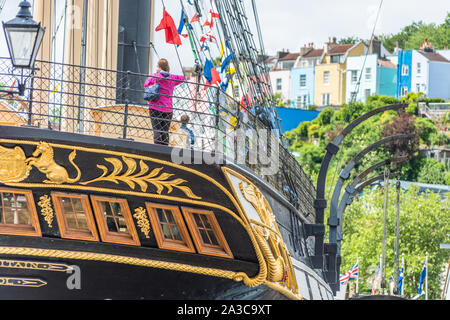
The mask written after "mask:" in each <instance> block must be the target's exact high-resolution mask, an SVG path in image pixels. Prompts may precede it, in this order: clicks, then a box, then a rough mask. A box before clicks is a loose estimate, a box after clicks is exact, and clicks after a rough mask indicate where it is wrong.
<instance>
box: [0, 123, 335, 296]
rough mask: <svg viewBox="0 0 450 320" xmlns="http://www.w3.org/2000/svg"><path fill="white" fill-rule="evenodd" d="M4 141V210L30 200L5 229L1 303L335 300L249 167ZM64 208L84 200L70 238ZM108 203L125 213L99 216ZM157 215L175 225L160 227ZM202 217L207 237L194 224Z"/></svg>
mask: <svg viewBox="0 0 450 320" xmlns="http://www.w3.org/2000/svg"><path fill="white" fill-rule="evenodd" d="M0 137H1V138H0V146H1V148H0V192H2V197H3V200H2V201H3V204H2V208H3V209H4V212H6V211H5V210H6V209H5V208H8V210H10V209H11V208H12V205H11V206H10V207H8V206H6V205H5V201H6V200H5V199H6V198H7V197H8V196H9V197H12V196H11V195H14V197H15V198H14V199H15V201H16V202H17V203H18V202H19V200H18V199H22V198H23V199H25V196H27V198H26V199H28V200H27V201H28V202H25V200H23V201H24V202H23V203H26V204H28V209H29V210H28V211H26V212H28V214H29V215H31V218H30V219H29V221H28V225H24V224H22V225H21V224H20V221H19V223H17V221H15V220H14V222H11V221H10V222H9V223H10V224H11V225H8V221H7V219H6V220H5V219H4V220H3V222H2V223H3V224H1V223H0V299H12V300H15V299H39V300H42V299H49V300H53V299H101V300H103V299H131V300H139V299H145V300H150V299H151V300H158V299H160V300H161V299H164V300H166V299H167V300H195V299H201V300H209V299H212V300H215V299H219V300H228V299H249V300H259V299H262V300H268V299H269V300H272V299H324V300H325V299H332V298H333V296H332V293H331V290H330V287H329V286H328V285H327V284H326V282H325V281H324V280H323V273H322V270H312V269H311V268H310V266H311V264H310V260H309V254H310V252H312V248H313V242H312V241H311V240H310V239H307V238H305V237H303V231H302V230H303V225H304V224H307V223H310V222H309V221H308V220H307V218H305V216H304V215H303V214H302V213H301V212H298V211H297V210H296V209H295V208H294V207H293V206H292V205H290V204H289V202H288V201H287V200H285V199H284V198H283V196H281V195H280V194H279V193H278V192H277V191H276V190H275V189H274V188H272V187H271V186H270V185H269V184H267V183H265V182H264V181H263V180H261V179H259V178H258V177H257V176H255V175H254V174H252V173H251V172H250V171H248V170H246V169H245V168H241V167H239V166H236V165H233V164H231V163H226V162H225V163H224V164H214V165H204V164H192V165H176V164H173V163H172V162H171V158H170V157H171V149H170V148H167V147H162V146H155V145H148V144H143V143H136V142H131V141H125V140H119V139H117V140H116V139H104V138H98V137H90V136H84V135H77V134H68V133H61V132H53V131H50V130H41V129H34V128H14V127H0ZM44 147H45V148H47V150H44V149H45V148H44ZM48 149H51V157H49V159H46V161H47V164H46V166H44V165H43V164H42V161H44V160H45V159H44V157H45V156H49V154H50V153H49V152H48V151H49V150H48ZM38 150H39V152H38ZM46 152H48V153H49V154H46ZM200 155H201V154H200ZM194 158H195V156H194ZM193 160H195V159H193ZM194 163H195V161H194ZM48 168H50V169H51V170H50V169H48ZM52 168H53V169H52ZM65 197H66V198H70V197H73V199H80V201H81V200H83V199H85V201H86V202H85V206H86V207H84V209H85V211H84V213H83V212H82V213H83V215H84V214H86V215H88V213H89V215H90V219H87V225H86V226H85V229H83V230H81V229H79V230H75V229H73V228H72V229H71V228H69V227H70V226H69V227H68V221H69V220H67V219H68V218H67V217H68V216H69V214H68V212H67V211H65V210H66V209H65V208H66V207H65V205H64V203H63V202H61V203H60V202H58V201H62V200H61V199H66V198H65ZM99 199H100V200H99ZM105 199H106V200H105ZM108 199H109V200H108ZM107 200H108V201H111V202H110V203H112V204H119V203H121V204H123V203H125V205H126V208H127V210H124V212H121V213H120V214H118V215H117V216H114V214H113V216H112V218H111V217H110V216H108V214H107V212H106V211H104V212H103V211H102V210H101V209H99V208H100V206H99V203H102V202H101V201H103V202H105V201H107ZM83 201H84V200H83ZM17 203H16V207H14V208H16V209H15V210H17V212H22V211H20V210H19V209H17V208H18V207H17V206H18V204H17ZM58 203H60V204H58ZM22 206H25V205H24V204H22ZM111 207H113V206H111ZM73 208H75V206H74V207H73ZM22 209H23V208H22ZM122 209H123V208H122ZM153 209H154V210H155V211H154V212H155V215H154V216H152V214H151V212H153V211H152V210H153ZM11 210H12V209H11ZM73 210H74V211H73V212H72V211H71V215H72V216H73V215H78V218H79V217H80V211H76V210H75V209H73ZM105 210H106V209H105ZM158 210H160V211H158ZM161 210H169V211H170V210H173V211H172V212H173V213H176V212H179V220H177V222H176V223H175V222H173V223H172V222H170V221H169V220H170V219H168V220H167V222H164V221H162V220H161V215H159V218H160V220H158V219H156V218H155V217H158V213H160V212H163V211H161ZM125 211H128V215H125ZM103 213H104V215H105V217H107V218H105V219H106V220H104V221H106V222H108V220H107V219H109V218H111V221H113V222H114V221H116V223H119V222H120V223H121V224H124V225H125V224H126V226H121V228H122V229H124V230H125V231H126V232H124V231H123V230H122V229H120V230H116V232H112V231H111V230H112V229H111V226H110V224H109V222H108V224H106V223H103V222H102V221H103V218H104V216H103ZM9 214H10V215H11V216H12V213H9ZM20 214H22V213H20ZM20 214H19V220H20V219H21V218H20ZM122 214H123V215H122ZM203 214H204V216H203V217H204V218H205V219H208V222H211V225H212V226H207V224H206V222H204V224H203V227H200V226H199V224H198V222H197V225H196V224H195V222H196V221H200V220H201V219H200V220H194V218H193V220H192V221H193V222H192V223H190V222H189V221H190V220H189V219H190V217H195V219H197V218H198V217H199V216H201V215H203ZM195 215H197V216H195ZM5 217H7V214H6V213H5ZM33 217H34V218H33ZM64 217H66V218H64ZM64 219H66V220H64ZM83 219H84V216H83ZM209 219H211V220H209ZM70 221H72V220H70ZM155 221H156V222H155ZM205 221H206V220H205ZM213 222H214V224H213ZM170 223H172V225H175V224H176V225H177V226H178V227H179V228H180V230H178V231H180V234H181V235H180V238H179V239H178V238H177V236H176V235H174V234H175V233H174V232H173V233H172V236H173V238H172V239H168V237H169V238H170V234H169V235H168V233H167V232H166V231H167V230H166V229H165V227H167V226H170ZM161 226H162V227H161ZM89 230H90V231H89ZM158 230H159V231H158ZM183 230H184V231H183ZM88 231H89V232H88ZM161 231H162V232H161ZM178 231H177V232H178ZM208 232H209V238H208V239H209V240H210V243H207V242H208V240H207V238H206V237H205V236H203V235H204V234H206V233H208ZM196 234H197V236H196ZM88 236H89V237H91V238H86V237H88ZM202 237H203V238H202ZM205 239H206V240H205ZM169 240H170V241H169Z"/></svg>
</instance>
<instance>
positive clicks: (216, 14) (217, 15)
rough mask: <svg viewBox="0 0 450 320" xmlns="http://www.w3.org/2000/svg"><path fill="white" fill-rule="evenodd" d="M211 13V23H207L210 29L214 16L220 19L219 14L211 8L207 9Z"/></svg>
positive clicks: (212, 25)
mask: <svg viewBox="0 0 450 320" xmlns="http://www.w3.org/2000/svg"><path fill="white" fill-rule="evenodd" d="M209 12H210V13H211V23H210V24H209V26H210V28H211V29H212V28H213V27H214V18H216V19H220V14H218V13H215V12H213V11H212V10H209Z"/></svg>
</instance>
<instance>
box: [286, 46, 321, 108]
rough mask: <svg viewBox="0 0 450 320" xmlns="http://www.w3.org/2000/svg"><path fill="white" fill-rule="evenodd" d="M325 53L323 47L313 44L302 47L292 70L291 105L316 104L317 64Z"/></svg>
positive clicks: (301, 106) (300, 106) (304, 105)
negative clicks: (316, 47) (315, 46)
mask: <svg viewBox="0 0 450 320" xmlns="http://www.w3.org/2000/svg"><path fill="white" fill-rule="evenodd" d="M322 55H323V49H314V47H313V44H312V43H310V44H308V46H304V47H303V48H301V49H300V56H299V57H298V59H297V61H296V62H295V65H294V68H293V69H292V70H291V90H290V91H291V92H290V94H291V96H290V100H291V107H292V108H300V109H303V108H306V107H307V106H310V105H313V104H314V93H315V92H314V85H315V84H314V83H315V66H316V65H317V64H318V63H319V61H320V58H321V57H322Z"/></svg>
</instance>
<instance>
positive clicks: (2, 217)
mask: <svg viewBox="0 0 450 320" xmlns="http://www.w3.org/2000/svg"><path fill="white" fill-rule="evenodd" d="M0 197H1V203H0V234H11V235H22V236H36V237H40V236H41V228H40V225H39V220H38V217H37V213H36V207H35V205H34V200H33V194H32V193H31V191H22V190H16V189H6V188H1V189H0Z"/></svg>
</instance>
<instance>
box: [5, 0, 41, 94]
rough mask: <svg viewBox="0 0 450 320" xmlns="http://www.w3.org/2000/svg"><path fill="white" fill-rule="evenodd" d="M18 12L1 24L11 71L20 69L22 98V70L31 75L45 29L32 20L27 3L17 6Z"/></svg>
mask: <svg viewBox="0 0 450 320" xmlns="http://www.w3.org/2000/svg"><path fill="white" fill-rule="evenodd" d="M19 7H20V10H19V12H18V13H17V15H16V17H15V18H14V19H12V20H10V21H8V22H3V30H4V31H5V37H6V43H7V45H8V50H9V55H10V57H11V63H12V66H13V69H21V74H20V75H21V79H20V81H18V83H19V85H18V87H19V92H9V93H11V94H13V93H18V94H19V95H20V96H23V95H24V93H25V82H26V78H25V79H24V69H30V70H31V72H30V73H32V72H33V68H34V62H35V61H36V56H37V54H38V51H39V48H40V47H41V44H42V39H43V38H44V33H45V28H44V27H42V26H41V24H40V23H37V22H36V21H34V20H33V16H32V14H31V11H30V8H31V4H30V3H29V2H28V1H22V2H21V3H20V4H19Z"/></svg>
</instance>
